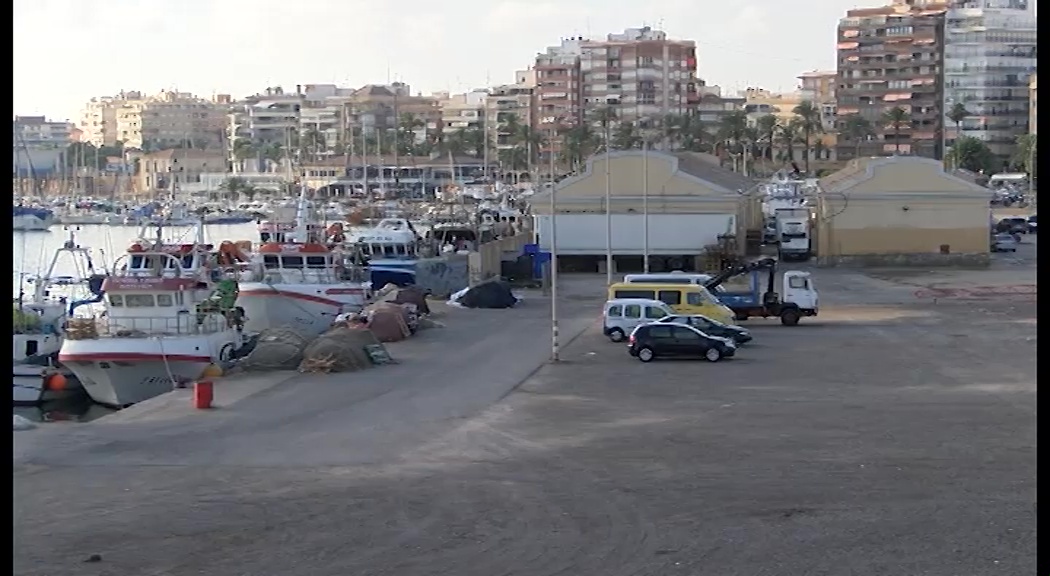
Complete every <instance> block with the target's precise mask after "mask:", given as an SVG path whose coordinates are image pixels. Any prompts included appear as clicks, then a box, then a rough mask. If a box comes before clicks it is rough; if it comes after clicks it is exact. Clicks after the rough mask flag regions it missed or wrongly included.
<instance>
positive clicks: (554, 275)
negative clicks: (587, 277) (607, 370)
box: [547, 122, 561, 362]
mask: <svg viewBox="0 0 1050 576" xmlns="http://www.w3.org/2000/svg"><path fill="white" fill-rule="evenodd" d="M554 133H555V131H554V123H553V122H552V123H551V133H550V141H549V142H548V144H547V149H548V153H549V154H550V183H551V198H550V210H551V222H550V228H551V247H550V255H551V257H550V262H549V264H548V266H549V267H550V272H549V275H550V283H551V362H557V361H559V360H560V359H561V357H560V351H559V349H558V225H557V222H558V217H557V214H558V201H557V198H556V196H557V195H556V194H555V186H554Z"/></svg>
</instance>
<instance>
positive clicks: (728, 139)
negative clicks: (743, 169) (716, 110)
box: [718, 110, 747, 169]
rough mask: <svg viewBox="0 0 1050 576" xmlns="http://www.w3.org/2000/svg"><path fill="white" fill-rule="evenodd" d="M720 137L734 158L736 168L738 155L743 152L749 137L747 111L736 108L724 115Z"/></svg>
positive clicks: (720, 127)
mask: <svg viewBox="0 0 1050 576" xmlns="http://www.w3.org/2000/svg"><path fill="white" fill-rule="evenodd" d="M718 138H719V140H721V141H722V143H723V149H724V150H725V151H726V152H727V153H728V154H729V156H730V157H731V158H732V159H733V168H734V169H736V156H737V155H738V154H740V153H742V152H743V142H744V140H745V139H746V138H747V113H746V112H744V111H743V110H735V111H733V112H730V113H729V114H726V115H725V116H723V117H722V120H721V122H719V127H718Z"/></svg>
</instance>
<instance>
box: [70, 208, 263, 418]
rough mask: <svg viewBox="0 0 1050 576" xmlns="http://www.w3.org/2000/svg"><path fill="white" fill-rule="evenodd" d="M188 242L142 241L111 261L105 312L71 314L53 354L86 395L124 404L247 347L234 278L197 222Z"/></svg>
mask: <svg viewBox="0 0 1050 576" xmlns="http://www.w3.org/2000/svg"><path fill="white" fill-rule="evenodd" d="M196 234H197V239H196V241H194V242H192V243H186V244H176V243H167V242H164V241H163V240H162V239H161V237H162V226H158V227H157V236H156V240H155V241H153V242H149V241H146V240H140V241H138V242H136V243H134V244H132V245H131V246H130V247H129V248H128V251H127V253H126V254H125V255H124V256H122V257H121V258H119V259H118V260H117V261H116V262H114V271H113V274H112V275H111V276H110V277H109V278H107V279H106V281H105V283H104V284H103V290H104V291H105V294H106V312H105V315H104V316H103V317H100V318H73V319H71V320H70V321H69V329H68V330H67V333H66V339H65V341H64V342H63V343H62V348H61V350H60V352H59V355H58V359H59V361H60V362H62V363H63V364H64V365H66V366H67V367H69V369H70V370H71V371H72V372H73V374H75V375H76V377H77V378H78V379H79V380H80V382H81V383H83V385H84V389H85V390H86V391H87V393H88V395H90V396H91V399H92V400H94V401H95V402H97V403H99V404H103V405H106V406H113V407H118V408H119V407H124V406H128V405H131V404H135V403H138V402H141V401H143V400H147V399H149V398H152V397H154V396H158V395H160V394H163V393H164V392H168V391H170V390H171V389H172V388H173V387H175V386H179V385H183V384H187V383H190V382H193V381H195V380H196V379H197V378H199V377H200V376H201V374H202V373H203V371H204V369H205V368H207V367H208V366H209V365H211V364H217V363H222V362H226V361H229V360H232V359H233V358H234V357H235V354H236V353H237V351H238V350H239V349H240V348H241V347H242V346H244V344H245V342H246V340H245V337H244V322H243V320H244V314H243V311H242V310H241V309H239V308H237V307H236V306H235V303H236V299H237V290H238V287H237V281H236V278H235V277H223V276H222V274H221V273H217V272H216V271H215V269H214V266H213V260H214V258H215V255H214V253H213V251H212V248H213V247H212V246H210V245H207V244H205V243H204V239H203V234H204V224H203V222H198V225H197V230H196Z"/></svg>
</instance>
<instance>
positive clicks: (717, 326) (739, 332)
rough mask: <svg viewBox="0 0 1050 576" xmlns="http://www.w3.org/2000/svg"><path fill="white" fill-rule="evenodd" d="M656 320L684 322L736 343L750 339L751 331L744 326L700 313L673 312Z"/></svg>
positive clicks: (660, 321)
mask: <svg viewBox="0 0 1050 576" xmlns="http://www.w3.org/2000/svg"><path fill="white" fill-rule="evenodd" d="M657 322H658V323H660V324H668V323H670V324H685V325H686V326H692V327H693V328H696V329H697V330H700V331H701V332H703V333H704V334H710V335H711V336H719V337H721V338H729V339H730V340H732V341H733V342H736V343H737V344H738V345H739V344H745V343H747V342H750V341H751V339H752V336H751V332H749V331H748V330H747V329H745V328H741V327H740V326H733V325H731V324H723V323H722V322H719V321H717V320H712V319H711V318H708V317H707V316H703V315H700V314H674V315H671V316H665V317H663V318H661V319H659V320H657Z"/></svg>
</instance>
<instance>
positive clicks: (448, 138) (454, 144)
mask: <svg viewBox="0 0 1050 576" xmlns="http://www.w3.org/2000/svg"><path fill="white" fill-rule="evenodd" d="M469 149H470V147H469V145H468V144H467V135H466V130H465V129H463V128H460V129H459V130H456V131H455V132H453V133H451V134H444V135H443V136H442V138H441V151H442V152H444V153H446V154H452V155H453V156H460V155H463V154H466V153H467V151H468V150H469Z"/></svg>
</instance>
